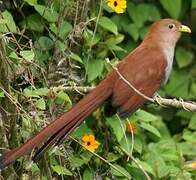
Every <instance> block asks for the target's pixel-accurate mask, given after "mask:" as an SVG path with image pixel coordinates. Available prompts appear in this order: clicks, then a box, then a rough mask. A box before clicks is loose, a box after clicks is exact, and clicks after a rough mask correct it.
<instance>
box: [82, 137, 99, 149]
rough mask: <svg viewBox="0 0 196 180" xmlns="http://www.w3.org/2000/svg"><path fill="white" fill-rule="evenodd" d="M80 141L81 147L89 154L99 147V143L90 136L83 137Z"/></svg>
mask: <svg viewBox="0 0 196 180" xmlns="http://www.w3.org/2000/svg"><path fill="white" fill-rule="evenodd" d="M82 141H83V143H82V145H83V147H84V148H86V149H87V150H89V151H91V152H95V150H96V149H97V148H98V147H99V142H98V141H96V140H95V137H94V136H93V135H92V134H89V135H84V136H83V137H82Z"/></svg>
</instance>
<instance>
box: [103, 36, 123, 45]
mask: <svg viewBox="0 0 196 180" xmlns="http://www.w3.org/2000/svg"><path fill="white" fill-rule="evenodd" d="M124 37H125V36H124V35H122V34H118V35H112V36H110V37H109V38H107V39H106V41H105V43H106V44H107V45H108V46H110V45H114V44H119V43H121V42H122V41H123V40H124Z"/></svg>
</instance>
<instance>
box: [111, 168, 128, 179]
mask: <svg viewBox="0 0 196 180" xmlns="http://www.w3.org/2000/svg"><path fill="white" fill-rule="evenodd" d="M114 166H115V167H116V168H117V169H118V171H117V170H116V168H115V169H114V168H113V167H111V173H112V174H113V175H114V176H117V177H127V178H128V179H131V175H130V174H129V172H128V171H127V170H126V169H125V168H123V167H122V166H119V165H118V164H114ZM119 171H120V172H122V173H120V172H119Z"/></svg>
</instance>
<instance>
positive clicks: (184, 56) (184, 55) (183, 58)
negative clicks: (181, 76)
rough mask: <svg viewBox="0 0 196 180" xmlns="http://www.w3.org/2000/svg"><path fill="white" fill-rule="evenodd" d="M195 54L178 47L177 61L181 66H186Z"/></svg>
mask: <svg viewBox="0 0 196 180" xmlns="http://www.w3.org/2000/svg"><path fill="white" fill-rule="evenodd" d="M193 58H194V54H193V53H192V52H190V51H188V50H186V49H184V48H182V47H178V48H177V49H176V61H177V63H178V66H179V68H183V67H186V66H188V65H190V64H191V62H192V61H193Z"/></svg>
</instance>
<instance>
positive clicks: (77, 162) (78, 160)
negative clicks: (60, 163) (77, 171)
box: [70, 156, 85, 168]
mask: <svg viewBox="0 0 196 180" xmlns="http://www.w3.org/2000/svg"><path fill="white" fill-rule="evenodd" d="M70 161H71V165H72V166H73V167H75V168H79V167H80V166H82V165H83V164H84V163H85V162H84V160H83V159H81V158H79V157H75V156H71V158H70Z"/></svg>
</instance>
